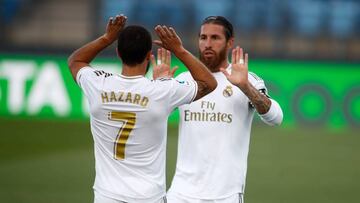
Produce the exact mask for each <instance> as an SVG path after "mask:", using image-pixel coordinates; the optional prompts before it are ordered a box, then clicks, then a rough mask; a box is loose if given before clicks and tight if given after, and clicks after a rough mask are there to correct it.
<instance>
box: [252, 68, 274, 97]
mask: <svg viewBox="0 0 360 203" xmlns="http://www.w3.org/2000/svg"><path fill="white" fill-rule="evenodd" d="M248 78H249V81H250V83H251V84H252V85H253V86H254V87H255V88H256V89H257V90H259V91H260V92H261V93H262V94H264V95H265V96H267V97H269V95H268V91H267V88H266V86H265V82H264V80H263V79H261V78H260V77H259V76H257V75H256V74H255V73H252V72H249V77H248Z"/></svg>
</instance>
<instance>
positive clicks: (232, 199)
mask: <svg viewBox="0 0 360 203" xmlns="http://www.w3.org/2000/svg"><path fill="white" fill-rule="evenodd" d="M166 197H167V202H168V203H244V195H243V194H241V193H238V194H234V195H231V196H229V197H226V198H222V199H196V198H191V197H186V196H184V195H181V194H178V193H173V192H171V193H168V194H167V195H166Z"/></svg>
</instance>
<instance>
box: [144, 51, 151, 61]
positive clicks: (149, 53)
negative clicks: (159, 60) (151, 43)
mask: <svg viewBox="0 0 360 203" xmlns="http://www.w3.org/2000/svg"><path fill="white" fill-rule="evenodd" d="M145 59H146V60H147V61H150V59H151V50H150V51H149V52H148V53H147V54H146V57H145Z"/></svg>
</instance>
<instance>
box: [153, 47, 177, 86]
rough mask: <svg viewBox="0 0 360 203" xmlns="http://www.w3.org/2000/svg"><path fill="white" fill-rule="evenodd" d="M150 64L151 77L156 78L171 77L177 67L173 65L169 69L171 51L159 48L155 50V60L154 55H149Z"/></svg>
mask: <svg viewBox="0 0 360 203" xmlns="http://www.w3.org/2000/svg"><path fill="white" fill-rule="evenodd" d="M150 60H151V64H152V67H153V79H154V80H155V79H158V78H172V77H174V74H175V71H176V70H177V69H178V67H177V66H175V67H174V68H173V69H170V65H171V53H170V51H168V50H166V49H164V48H160V49H158V50H157V60H155V56H154V55H151V58H150Z"/></svg>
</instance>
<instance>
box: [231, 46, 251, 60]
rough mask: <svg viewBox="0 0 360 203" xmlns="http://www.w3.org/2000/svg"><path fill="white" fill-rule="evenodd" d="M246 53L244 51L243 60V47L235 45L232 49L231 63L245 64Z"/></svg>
mask: <svg viewBox="0 0 360 203" xmlns="http://www.w3.org/2000/svg"><path fill="white" fill-rule="evenodd" d="M246 57H247V53H245V60H244V49H243V48H240V47H239V46H237V47H236V48H234V49H233V50H232V56H231V63H232V64H244V63H246V64H247V58H246Z"/></svg>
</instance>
